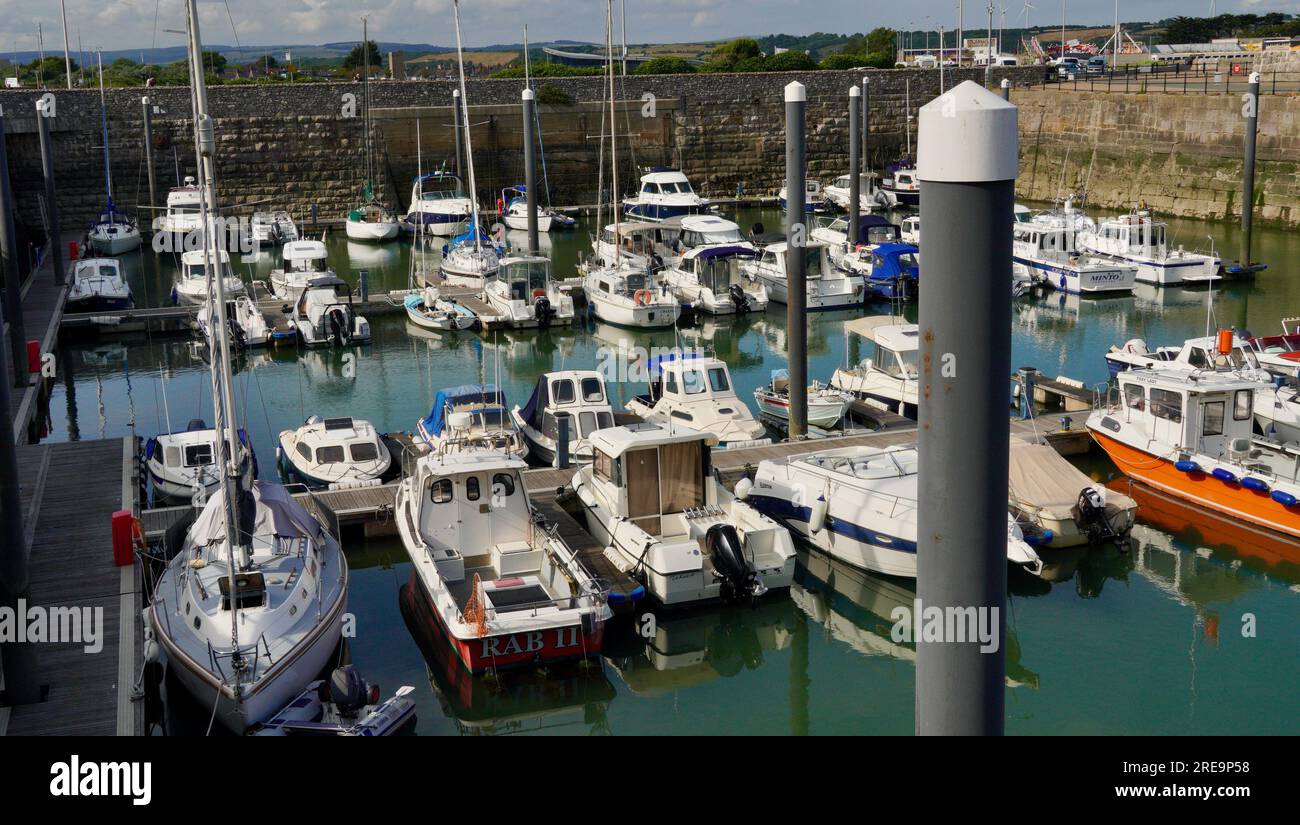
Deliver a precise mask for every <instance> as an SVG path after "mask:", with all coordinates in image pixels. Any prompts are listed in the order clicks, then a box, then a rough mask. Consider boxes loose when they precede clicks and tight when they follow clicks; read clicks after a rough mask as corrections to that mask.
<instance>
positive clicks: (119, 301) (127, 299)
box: [67, 295, 131, 312]
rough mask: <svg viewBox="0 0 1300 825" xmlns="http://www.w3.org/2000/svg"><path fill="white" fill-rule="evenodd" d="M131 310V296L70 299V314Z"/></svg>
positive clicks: (94, 296)
mask: <svg viewBox="0 0 1300 825" xmlns="http://www.w3.org/2000/svg"><path fill="white" fill-rule="evenodd" d="M130 308H131V296H129V295H122V296H112V297H110V296H107V295H89V296H87V297H85V298H71V297H69V298H68V302H67V311H68V312H110V311H117V310H123V309H130Z"/></svg>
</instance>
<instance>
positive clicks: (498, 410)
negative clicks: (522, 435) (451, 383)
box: [419, 384, 514, 446]
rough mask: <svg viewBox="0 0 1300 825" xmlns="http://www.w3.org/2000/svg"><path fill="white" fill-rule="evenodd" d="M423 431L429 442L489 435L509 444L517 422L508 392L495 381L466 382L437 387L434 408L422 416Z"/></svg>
mask: <svg viewBox="0 0 1300 825" xmlns="http://www.w3.org/2000/svg"><path fill="white" fill-rule="evenodd" d="M419 431H420V435H421V436H422V437H423V438H424V440H425V441H426V442H427V443H428V444H429V445H430V446H437V445H438V444H442V443H450V442H452V441H457V440H468V439H472V438H489V439H494V440H496V441H500V442H501V443H494V444H493V445H492V446H508V445H506V444H505V443H504V442H507V441H511V440H512V436H513V433H514V422H513V420H512V419H511V418H510V409H509V407H508V406H506V396H505V393H504V392H503V391H501V390H500V389H498V388H497V386H496V385H495V384H463V385H461V386H458V387H448V388H446V389H442V390H439V391H438V394H437V395H436V396H435V397H434V399H433V408H432V409H431V410H429V414H428V415H426V416H425V417H424V418H422V419H420V422H419Z"/></svg>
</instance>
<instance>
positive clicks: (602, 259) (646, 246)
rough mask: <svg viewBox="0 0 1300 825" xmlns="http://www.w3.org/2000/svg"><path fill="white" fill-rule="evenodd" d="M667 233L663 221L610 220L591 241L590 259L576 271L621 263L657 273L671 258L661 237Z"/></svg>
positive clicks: (671, 253) (670, 251)
mask: <svg viewBox="0 0 1300 825" xmlns="http://www.w3.org/2000/svg"><path fill="white" fill-rule="evenodd" d="M674 229H676V227H674ZM667 232H668V230H667V229H666V228H665V227H664V226H663V224H660V223H654V222H651V221H636V222H633V223H611V224H609V225H608V226H606V227H605V229H604V230H603V231H602V232H601V233H600V236H599V237H598V238H596V239H595V240H594V241H593V242H592V253H591V258H590V259H589V260H588V261H587V262H585V263H586V266H585V268H584V267H580V271H584V270H585V271H588V272H589V271H591V270H593V269H598V268H601V267H606V268H610V267H614V266H618V265H619V264H623V265H626V266H631V267H635V268H637V269H649V270H653V271H655V272H658V271H659V270H660V269H662V268H663V267H664V266H665V261H668V260H671V259H673V258H674V257H675V255H674V252H673V250H672V249H671V248H670V247H669V246H668V244H667V243H666V241H665V238H664V237H663V236H664V235H665V234H666V233H667ZM676 234H677V233H676V232H673V235H674V236H676Z"/></svg>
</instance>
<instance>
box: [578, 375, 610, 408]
mask: <svg viewBox="0 0 1300 825" xmlns="http://www.w3.org/2000/svg"><path fill="white" fill-rule="evenodd" d="M582 400H583V401H585V402H586V403H588V404H599V403H601V402H603V401H604V400H605V388H604V387H602V386H601V384H600V379H599V378H584V379H582Z"/></svg>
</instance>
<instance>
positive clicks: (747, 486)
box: [736, 478, 754, 501]
mask: <svg viewBox="0 0 1300 825" xmlns="http://www.w3.org/2000/svg"><path fill="white" fill-rule="evenodd" d="M753 489H754V482H752V481H750V480H749V479H747V478H742V479H741V480H740V481H737V482H736V498H737V499H738V500H740V501H744V500H745V499H747V498H749V494H750V492H751V491H753Z"/></svg>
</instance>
